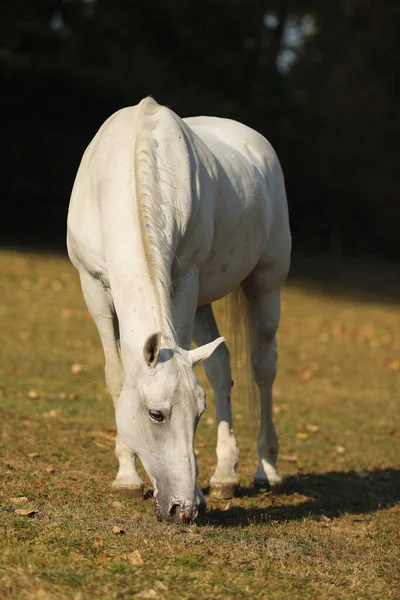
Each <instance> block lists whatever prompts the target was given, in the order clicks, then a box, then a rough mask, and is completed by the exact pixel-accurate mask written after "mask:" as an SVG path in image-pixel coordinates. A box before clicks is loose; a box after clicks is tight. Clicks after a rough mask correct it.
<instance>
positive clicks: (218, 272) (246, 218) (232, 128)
mask: <svg viewBox="0 0 400 600" xmlns="http://www.w3.org/2000/svg"><path fill="white" fill-rule="evenodd" d="M185 122H186V123H187V125H189V127H190V128H191V129H192V131H193V132H194V133H195V135H196V136H198V137H199V138H200V139H201V140H202V141H203V142H204V144H205V145H206V146H207V147H208V148H209V149H210V151H211V152H212V154H213V156H214V157H215V159H216V161H217V164H218V169H219V176H218V181H219V193H218V195H217V198H216V207H215V222H214V228H215V231H214V244H213V248H212V251H211V253H210V258H209V260H208V261H207V262H206V263H205V265H204V266H203V268H202V271H201V296H203V297H201V298H200V300H201V301H202V302H206V301H207V300H209V299H210V298H211V299H216V298H217V297H221V296H222V295H224V292H225V291H226V290H229V288H230V290H232V289H234V288H235V287H236V286H237V285H239V284H240V283H241V281H243V279H245V278H246V277H247V276H248V275H249V274H250V272H251V271H252V270H253V269H254V268H255V267H256V265H257V264H259V263H260V261H261V262H262V263H264V264H265V265H268V271H270V272H271V276H272V277H273V279H274V280H276V281H280V282H281V283H283V281H284V279H285V277H286V274H287V270H288V265H289V261H290V248H291V238H290V228H289V220H288V210H287V201H286V191H285V184H284V179H283V174H282V169H281V166H280V163H279V160H278V157H277V155H276V153H275V151H274V149H273V147H272V145H271V144H270V143H269V142H268V141H267V140H266V139H265V138H264V137H263V136H262V135H261V134H259V133H258V132H256V131H255V130H253V129H251V128H250V127H247V126H246V125H243V124H242V123H238V122H236V121H232V120H229V119H221V118H218V117H193V118H188V119H185ZM230 290H229V291H230ZM212 292H214V294H215V295H213V293H212Z"/></svg>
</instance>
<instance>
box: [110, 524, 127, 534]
mask: <svg viewBox="0 0 400 600" xmlns="http://www.w3.org/2000/svg"><path fill="white" fill-rule="evenodd" d="M112 531H113V533H115V534H116V535H124V533H125V531H124V529H121V527H117V526H116V525H114V527H113V528H112Z"/></svg>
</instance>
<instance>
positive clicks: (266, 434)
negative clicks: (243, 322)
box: [243, 271, 282, 489]
mask: <svg viewBox="0 0 400 600" xmlns="http://www.w3.org/2000/svg"><path fill="white" fill-rule="evenodd" d="M243 289H244V292H245V294H246V296H247V299H248V302H249V309H250V315H251V319H252V324H253V329H254V345H253V350H252V356H251V359H252V366H253V370H254V377H255V380H256V383H257V385H258V388H259V390H260V407H261V429H260V435H259V438H258V453H259V464H258V468H257V471H256V473H255V475H254V481H255V483H256V484H259V485H268V484H269V486H270V487H271V489H274V488H276V487H278V486H279V484H280V483H281V481H282V480H281V478H280V477H279V475H278V473H277V470H276V459H277V456H278V450H279V444H278V438H277V435H276V430H275V425H274V422H273V413H272V385H273V383H274V379H275V375H276V362H277V350H276V332H277V330H278V326H279V318H280V290H279V289H269V287H268V286H265V285H264V278H263V277H258V274H257V271H255V272H253V273H252V274H251V275H250V276H249V277H248V279H247V280H246V281H245V283H244V284H243Z"/></svg>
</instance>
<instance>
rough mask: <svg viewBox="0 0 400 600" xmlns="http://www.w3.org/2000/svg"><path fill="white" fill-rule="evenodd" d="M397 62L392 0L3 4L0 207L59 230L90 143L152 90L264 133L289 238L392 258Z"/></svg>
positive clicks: (399, 120) (397, 20) (398, 12)
mask: <svg viewBox="0 0 400 600" xmlns="http://www.w3.org/2000/svg"><path fill="white" fill-rule="evenodd" d="M399 63H400V4H399V3H398V0H380V1H379V2H373V0H298V1H296V0H264V1H260V0H213V2H210V1H208V2H201V3H200V2H191V1H189V0H174V1H170V0H163V1H161V0H158V1H157V0H146V1H143V0H135V2H133V1H129V0H97V1H96V0H14V2H12V3H10V2H9V3H7V2H3V3H1V4H0V77H1V79H0V81H1V97H0V107H1V113H0V114H1V116H0V118H1V126H2V132H3V134H5V144H3V148H2V154H3V156H2V157H1V158H2V164H3V166H5V170H4V176H3V177H2V180H1V184H0V189H1V191H2V197H3V201H4V202H6V203H8V205H10V204H11V203H12V202H13V203H14V205H15V203H16V204H17V205H18V206H24V207H25V208H26V207H27V206H29V205H31V204H34V205H35V206H38V207H42V208H43V207H45V208H43V217H45V216H47V218H50V217H49V215H50V216H52V217H54V220H53V222H52V227H53V229H54V228H55V229H57V228H58V231H62V230H63V227H64V221H63V218H60V216H63V215H64V213H65V210H66V206H67V202H68V196H69V192H70V188H71V185H72V182H73V178H74V173H75V171H76V168H77V166H78V163H79V160H80V157H81V155H82V151H83V149H84V147H85V145H86V144H87V143H88V142H89V140H90V139H91V137H92V136H93V134H94V133H95V131H96V129H97V128H98V127H99V125H100V124H101V123H102V121H104V120H105V118H106V117H107V116H108V115H109V114H110V113H111V112H113V111H115V110H117V109H119V108H121V107H122V106H126V105H131V104H136V103H137V102H138V101H139V100H140V99H141V98H142V97H144V96H146V95H148V94H151V95H153V96H154V97H155V98H156V99H157V100H158V101H159V102H160V103H164V104H167V105H168V106H170V107H171V108H172V109H173V110H175V111H176V112H177V113H178V114H180V115H181V116H185V115H192V114H213V115H220V116H225V117H230V118H234V119H238V120H240V121H243V122H245V123H247V124H248V125H250V126H252V127H254V128H256V129H258V130H259V131H261V132H262V133H263V134H264V135H265V136H266V137H267V138H268V139H269V140H270V141H271V142H272V143H273V145H274V146H275V148H276V149H277V151H278V154H279V156H280V158H281V161H282V163H283V167H284V171H285V175H286V181H287V187H288V193H289V202H290V209H291V219H292V227H293V231H294V234H295V240H296V241H297V243H298V245H300V244H302V243H304V244H306V245H308V246H309V247H312V248H316V247H318V248H319V249H325V250H329V251H331V252H333V253H335V254H338V255H342V254H343V253H345V254H347V253H364V252H365V251H374V252H381V253H386V254H392V255H397V256H398V255H400V236H399V234H398V231H399V225H400V206H399V203H398V202H397V197H398V190H399V183H400V181H399V180H400V172H399V169H398V162H399V160H398V159H399V149H398V135H399V129H400V127H399V125H400V116H399V110H398V106H399V100H400V98H399V95H400V90H399V73H400V65H399ZM38 210H39V213H40V208H39V209H38ZM49 211H50V212H49ZM27 214H29V210H28V209H27ZM36 216H37V215H36ZM21 218H22V216H21ZM22 219H23V218H22ZM27 221H29V222H30V219H27ZM5 227H6V228H7V230H6V229H5ZM18 227H20V229H19V231H20V232H21V231H22V230H23V231H24V233H23V234H18V231H17V227H16V226H14V229H13V225H12V223H10V222H9V221H7V220H6V226H4V224H3V227H2V233H3V234H4V235H5V236H6V237H7V235H11V233H12V232H14V233H15V234H16V235H22V237H24V236H25V235H26V234H27V228H26V227H25V229H24V228H23V227H22V229H21V221H19V225H18ZM10 232H11V233H10ZM14 233H12V235H14ZM20 241H21V240H20Z"/></svg>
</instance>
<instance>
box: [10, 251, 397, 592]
mask: <svg viewBox="0 0 400 600" xmlns="http://www.w3.org/2000/svg"><path fill="white" fill-rule="evenodd" d="M223 306H224V305H223V304H221V305H220V306H219V307H218V313H219V314H220V317H223V315H222V314H221V313H222V311H223ZM221 320H222V321H223V318H222V319H221ZM0 322H1V329H0V335H1V344H0V356H1V360H0V375H1V379H0V417H1V422H2V428H1V433H2V436H1V446H0V499H1V504H0V509H1V519H0V528H1V536H0V547H1V552H0V597H1V598H13V599H14V598H18V599H19V598H22V599H24V598H38V599H41V600H43V599H51V600H53V599H58V598H60V599H62V598H76V599H82V600H84V599H86V598H88V599H89V598H107V599H108V598H110V599H111V598H133V597H136V598H160V599H163V598H164V599H169V598H173V599H175V598H176V599H184V598H187V599H192V598H193V599H196V600H197V599H203V598H204V599H208V598H213V599H224V600H225V599H229V598H251V599H253V598H268V599H269V600H274V599H275V600H282V599H286V598H287V599H289V598H290V600H292V599H296V598H302V599H310V600H311V599H314V598H322V599H331V598H343V599H346V600H351V599H359V598H365V599H376V600H378V599H379V600H382V599H383V598H385V599H386V598H393V599H394V598H398V597H399V590H400V579H399V573H400V550H399V548H400V514H399V502H400V471H399V463H400V443H399V439H400V437H399V422H398V417H399V409H398V398H399V390H400V307H399V306H398V305H397V306H396V305H394V304H393V305H392V304H391V303H390V301H385V302H372V301H363V300H361V299H360V298H357V297H356V296H350V295H347V294H345V293H341V294H334V293H333V292H332V291H330V294H329V295H324V294H323V292H321V291H311V289H310V288H306V287H295V286H288V287H287V288H286V289H285V291H284V294H283V317H282V325H281V329H280V334H279V349H280V361H279V375H278V379H277V382H276V387H275V398H276V401H275V419H276V423H277V429H278V432H279V436H280V444H281V453H280V459H279V468H280V472H281V475H283V476H284V477H285V483H284V486H283V488H282V491H281V493H280V494H279V495H278V496H276V497H272V496H271V495H270V494H268V492H267V491H266V490H255V489H254V488H253V487H252V474H253V473H254V471H255V468H256V464H257V457H256V436H257V429H258V426H257V421H256V419H255V418H254V417H252V416H251V415H250V413H249V410H248V403H247V402H246V385H245V382H246V378H245V376H244V374H242V373H241V372H240V369H241V368H242V367H240V366H239V373H238V374H236V376H235V388H234V398H233V405H234V411H235V428H236V432H237V438H238V442H239V445H240V453H241V454H240V464H239V478H240V481H241V483H242V491H241V493H240V496H239V497H238V498H235V499H234V500H233V504H232V505H229V506H228V507H227V502H226V501H222V500H221V501H217V500H211V499H209V511H208V513H207V515H206V517H204V518H203V519H202V520H200V521H199V522H198V524H197V525H195V526H193V527H182V526H177V525H171V524H165V523H158V522H157V521H156V520H155V517H154V515H153V507H152V501H151V499H150V498H148V499H146V500H132V499H130V498H128V497H120V496H116V495H115V494H113V493H112V492H111V490H110V485H111V482H112V480H113V478H114V476H115V474H116V459H115V458H114V455H113V436H114V429H113V427H114V421H113V410H112V402H111V400H110V398H109V396H108V394H107V392H106V390H105V386H104V378H103V354H102V350H101V347H100V343H99V341H98V338H97V332H96V330H95V328H94V325H93V323H92V321H91V319H90V317H89V315H88V313H87V311H86V308H85V306H84V303H83V300H82V296H81V292H80V288H79V283H78V278H77V275H76V273H75V271H74V270H73V268H72V267H71V266H70V265H69V263H68V261H67V259H65V258H57V257H52V256H50V255H48V256H39V255H37V256H35V255H29V254H18V253H11V252H8V253H7V252H2V253H1V254H0ZM240 358H241V360H240V361H239V364H240V365H241V364H242V357H240ZM200 376H201V378H202V381H203V383H204V384H205V385H207V384H206V382H205V380H204V378H203V374H202V372H200ZM207 393H208V409H207V411H206V413H205V415H204V416H203V418H202V421H201V423H200V426H199V430H198V434H197V438H196V449H197V452H198V457H199V462H200V468H201V474H200V483H201V485H202V486H203V487H206V486H207V483H208V479H209V477H210V475H211V474H212V472H213V468H214V466H215V457H214V449H215V440H216V424H215V410H214V405H213V402H212V393H211V390H210V389H208V388H207ZM20 497H25V498H26V500H23V499H22V500H21V499H19V498H20ZM18 499H19V500H18ZM224 509H227V510H224ZM17 511H19V513H21V511H22V514H18V513H17ZM35 511H37V512H35ZM26 513H30V514H26ZM115 527H117V528H119V529H122V530H123V531H124V533H114V532H113V528H115Z"/></svg>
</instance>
